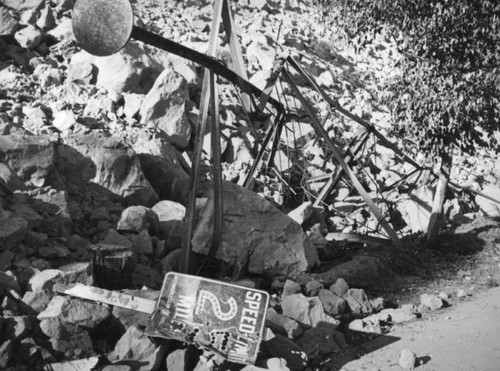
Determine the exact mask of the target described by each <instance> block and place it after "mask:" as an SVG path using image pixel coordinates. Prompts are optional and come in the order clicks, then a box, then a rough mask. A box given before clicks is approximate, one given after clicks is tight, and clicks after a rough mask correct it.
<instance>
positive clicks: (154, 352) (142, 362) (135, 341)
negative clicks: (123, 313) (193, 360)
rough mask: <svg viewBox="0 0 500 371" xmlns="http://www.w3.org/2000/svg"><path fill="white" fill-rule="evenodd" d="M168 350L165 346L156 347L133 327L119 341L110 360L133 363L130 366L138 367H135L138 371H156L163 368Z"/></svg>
mask: <svg viewBox="0 0 500 371" xmlns="http://www.w3.org/2000/svg"><path fill="white" fill-rule="evenodd" d="M166 350H167V348H166V345H165V344H161V345H159V346H156V345H155V344H154V343H153V341H152V340H151V339H150V338H149V337H147V336H146V335H144V333H143V332H142V331H140V330H139V329H138V328H137V327H136V326H131V327H129V328H128V329H127V331H126V332H125V334H123V336H122V337H121V338H120V340H118V343H117V344H116V346H115V349H114V350H113V352H112V353H111V354H110V355H109V357H108V358H110V359H111V360H114V359H116V360H119V361H121V362H122V363H124V364H127V362H126V361H133V363H132V362H131V363H130V364H131V365H132V364H135V365H136V367H134V370H136V371H154V370H157V369H158V368H159V367H160V366H161V363H162V361H163V359H164V356H165V353H166Z"/></svg>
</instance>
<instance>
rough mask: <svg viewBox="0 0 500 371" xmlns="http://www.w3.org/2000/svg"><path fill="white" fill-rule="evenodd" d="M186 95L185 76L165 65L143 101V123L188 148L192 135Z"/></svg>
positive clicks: (141, 110) (141, 114) (141, 111)
mask: <svg viewBox="0 0 500 371" xmlns="http://www.w3.org/2000/svg"><path fill="white" fill-rule="evenodd" d="M187 98H188V94H187V83H186V80H185V79H184V77H182V75H180V74H178V73H177V72H175V71H173V70H172V69H170V68H167V69H165V70H164V71H163V72H162V73H161V74H160V76H158V78H157V80H156V81H155V84H154V85H153V87H152V88H151V90H150V91H149V93H148V94H147V95H146V97H145V98H144V101H143V102H142V105H141V109H140V111H139V115H140V117H141V123H143V124H144V125H146V126H147V127H150V128H156V129H158V130H160V131H162V132H163V133H165V134H166V135H167V137H168V141H169V142H170V143H172V144H174V145H175V146H177V147H178V148H181V149H184V148H186V147H187V145H188V143H189V139H190V136H191V126H190V125H189V122H188V121H187V118H186V113H185V101H186V99H187Z"/></svg>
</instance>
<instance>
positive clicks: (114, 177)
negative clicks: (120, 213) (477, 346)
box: [57, 131, 158, 206]
mask: <svg viewBox="0 0 500 371" xmlns="http://www.w3.org/2000/svg"><path fill="white" fill-rule="evenodd" d="M57 151H58V153H59V160H58V166H59V168H61V173H63V174H64V175H65V177H66V178H67V179H68V181H69V182H71V183H73V184H82V183H83V184H86V183H88V182H89V181H91V182H93V183H96V184H98V185H100V186H102V187H104V188H105V189H107V190H109V191H110V192H112V193H113V194H115V195H118V196H120V197H123V198H124V199H125V202H126V203H127V204H129V205H146V206H152V205H154V204H155V203H156V202H157V201H158V196H157V195H156V192H155V191H154V190H153V189H152V187H151V184H150V183H149V181H148V180H147V179H146V177H145V176H144V173H143V171H142V168H141V164H140V162H139V157H138V156H137V154H136V153H135V152H134V151H133V150H132V148H130V147H128V146H127V145H124V143H122V142H120V141H119V140H117V139H114V138H110V137H108V136H106V135H105V134H103V133H99V132H94V131H92V132H90V133H86V134H81V133H78V134H75V133H74V134H73V135H72V136H69V137H68V138H66V143H65V145H60V146H58V148H57Z"/></svg>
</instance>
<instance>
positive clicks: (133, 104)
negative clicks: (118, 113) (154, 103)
mask: <svg viewBox="0 0 500 371" xmlns="http://www.w3.org/2000/svg"><path fill="white" fill-rule="evenodd" d="M123 100H124V105H123V113H124V114H125V116H126V117H127V118H129V119H133V118H135V117H137V115H138V114H139V111H140V109H141V106H142V102H143V101H144V94H136V93H124V94H123Z"/></svg>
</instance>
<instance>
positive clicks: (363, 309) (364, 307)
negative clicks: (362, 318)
mask: <svg viewBox="0 0 500 371" xmlns="http://www.w3.org/2000/svg"><path fill="white" fill-rule="evenodd" d="M344 299H345V300H346V301H347V305H348V306H349V308H350V309H351V312H352V313H354V314H356V315H367V314H371V313H372V312H373V307H372V304H371V303H370V300H368V296H366V293H365V291H364V290H362V289H349V291H347V293H346V294H345V295H344Z"/></svg>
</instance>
